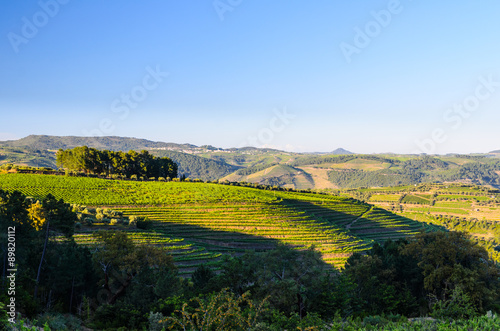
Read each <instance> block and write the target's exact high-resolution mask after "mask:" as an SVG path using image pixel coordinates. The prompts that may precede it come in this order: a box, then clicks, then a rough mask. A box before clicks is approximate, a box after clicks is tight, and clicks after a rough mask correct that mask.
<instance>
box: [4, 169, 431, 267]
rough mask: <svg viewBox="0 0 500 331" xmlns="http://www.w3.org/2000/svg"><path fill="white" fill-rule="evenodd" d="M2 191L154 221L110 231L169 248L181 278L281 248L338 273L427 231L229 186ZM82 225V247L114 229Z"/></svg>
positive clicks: (96, 182) (352, 204)
mask: <svg viewBox="0 0 500 331" xmlns="http://www.w3.org/2000/svg"><path fill="white" fill-rule="evenodd" d="M0 189H3V190H7V191H13V190H18V191H21V192H22V193H23V194H25V195H28V196H31V197H34V198H41V197H43V196H45V195H46V194H48V193H51V194H52V195H54V196H55V197H56V198H62V199H64V200H65V201H66V202H69V203H74V204H79V205H85V206H87V208H89V210H90V209H91V208H101V209H108V208H111V209H113V210H116V211H118V212H121V213H123V214H124V215H126V216H142V217H147V218H149V219H150V220H152V221H153V223H152V224H153V226H152V228H151V229H149V230H147V231H142V230H141V231H139V230H138V229H136V228H135V227H130V226H125V225H121V224H116V225H114V226H115V228H116V229H122V230H124V231H130V232H132V233H135V235H136V236H139V238H143V239H144V242H149V241H151V240H153V241H152V243H157V242H161V243H163V244H162V245H164V246H166V247H170V248H166V249H169V250H172V251H175V252H176V253H177V255H176V259H177V260H176V261H177V262H178V265H179V267H180V268H181V270H184V272H185V273H189V272H192V271H193V270H194V268H196V266H197V265H199V264H201V263H206V262H207V261H208V262H209V261H213V262H215V261H216V260H217V258H218V257H220V255H221V254H224V253H231V254H238V253H241V252H243V251H244V250H247V249H250V250H265V249H269V248H272V247H275V246H276V245H277V243H279V242H281V243H285V244H288V245H291V246H294V247H297V248H306V247H309V246H310V245H314V246H315V248H316V249H317V250H318V251H320V252H321V254H322V256H323V259H324V260H325V261H326V262H328V263H330V264H332V265H334V266H337V267H340V266H342V265H343V264H344V263H345V261H346V259H347V258H348V257H349V256H350V255H351V254H352V253H353V252H360V251H364V250H366V249H368V248H369V247H371V245H372V244H373V243H374V242H376V241H383V240H386V239H389V238H391V239H397V238H402V237H406V236H409V235H413V234H415V233H417V232H418V231H419V230H421V229H426V230H432V229H433V228H432V227H429V226H425V225H424V224H423V223H420V222H416V221H414V220H411V219H409V218H405V217H403V216H400V215H395V214H393V213H391V212H388V211H386V210H384V209H381V208H376V207H374V206H372V205H369V204H367V203H363V202H361V201H358V200H355V199H352V198H348V197H338V196H332V195H324V194H313V193H299V192H286V191H270V190H262V189H255V188H250V187H239V186H231V185H220V184H209V183H188V182H140V181H124V180H106V179H99V178H86V177H71V176H55V175H34V174H0ZM89 213H90V212H89ZM84 221H85V222H87V221H86V219H83V220H82V224H83V227H82V228H81V230H80V231H79V233H78V234H77V236H76V237H77V238H79V237H80V238H81V241H82V242H87V241H88V240H89V239H90V238H91V236H90V232H92V231H94V230H96V229H98V226H104V227H105V228H108V229H109V228H113V225H111V224H101V225H99V224H97V223H95V224H94V223H93V222H90V223H89V226H85V224H86V223H85V222H84ZM115 223H118V222H115ZM147 238H151V240H150V239H147ZM193 252H195V253H196V254H195V255H193V256H190V255H189V254H191V253H193ZM186 254H187V255H186Z"/></svg>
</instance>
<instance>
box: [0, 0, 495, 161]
mask: <svg viewBox="0 0 500 331" xmlns="http://www.w3.org/2000/svg"><path fill="white" fill-rule="evenodd" d="M499 9H500V3H498V2H494V1H486V2H482V3H481V5H479V4H478V3H474V2H459V3H453V4H446V3H423V2H418V1H411V0H401V1H396V0H390V1H372V2H369V3H355V4H354V3H344V2H342V3H340V2H335V3H333V2H328V1H325V0H323V1H319V2H317V3H314V4H306V3H289V2H286V1H283V0H279V1H274V2H272V3H269V2H265V1H263V0H256V1H252V2H250V1H244V0H238V1H233V0H231V1H229V0H215V1H207V2H202V3H198V4H196V5H195V4H192V3H184V2H158V1H151V0H148V1H143V2H141V3H137V2H133V1H116V0H115V1H107V2H106V3H100V2H95V1H90V2H85V3H81V2H76V1H68V0H64V1H63V0H41V1H25V2H9V3H7V4H4V8H3V11H2V12H1V13H0V34H1V35H2V36H3V38H2V39H1V41H0V59H1V61H0V70H1V72H2V73H3V75H2V78H3V79H1V80H0V112H1V115H2V120H1V122H0V140H2V141H3V140H13V139H19V138H23V137H25V136H28V135H30V134H43V135H56V136H92V135H98V136H121V137H137V138H140V139H148V140H152V141H163V142H172V143H181V144H182V143H190V144H194V145H197V146H201V145H213V146H215V147H221V148H232V147H242V146H254V147H268V148H275V149H279V150H286V151H292V152H330V151H333V150H334V149H337V148H344V149H346V150H349V151H352V152H355V153H366V154H372V153H379V154H380V153H398V154H415V153H423V152H425V153H428V154H448V153H460V154H469V153H487V152H489V151H493V150H498V149H500V139H499V138H500V130H498V128H497V127H498V123H500V121H499V120H500V112H499V111H498V109H499V106H500V72H499V66H500V60H499V59H498V56H497V54H498V53H499V50H500V43H499V37H498V33H497V32H498V31H500V21H499V20H498V18H497V16H498V15H497V13H498V12H499Z"/></svg>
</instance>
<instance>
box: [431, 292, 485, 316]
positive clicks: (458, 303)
mask: <svg viewBox="0 0 500 331" xmlns="http://www.w3.org/2000/svg"><path fill="white" fill-rule="evenodd" d="M431 315H432V317H435V318H441V319H450V320H451V319H470V318H472V317H473V316H476V315H477V312H476V309H475V308H474V305H473V304H472V302H471V300H470V298H469V296H468V295H467V294H466V293H464V292H463V291H462V289H461V288H460V287H456V288H455V289H454V290H453V292H452V294H451V297H450V298H449V299H448V300H446V301H443V300H439V301H437V302H436V303H435V304H434V305H433V307H432V314H431Z"/></svg>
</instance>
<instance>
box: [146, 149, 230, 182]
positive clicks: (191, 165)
mask: <svg viewBox="0 0 500 331" xmlns="http://www.w3.org/2000/svg"><path fill="white" fill-rule="evenodd" d="M155 154H156V155H157V156H158V157H168V158H169V159H171V160H172V161H173V162H175V164H177V166H178V169H177V172H178V173H179V174H181V175H184V176H186V177H187V178H198V179H201V180H204V181H212V180H216V179H219V178H222V177H224V176H226V175H228V174H230V173H232V172H234V171H236V170H238V169H239V168H240V167H237V166H233V165H230V164H227V163H225V162H222V161H217V160H210V159H207V158H204V157H200V156H197V155H192V154H186V153H181V152H175V151H158V152H156V153H155Z"/></svg>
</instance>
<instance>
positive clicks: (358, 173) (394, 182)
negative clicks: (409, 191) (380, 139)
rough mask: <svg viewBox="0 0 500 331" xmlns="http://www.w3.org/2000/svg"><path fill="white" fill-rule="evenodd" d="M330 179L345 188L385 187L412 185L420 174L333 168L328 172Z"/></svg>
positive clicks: (386, 170) (387, 170)
mask: <svg viewBox="0 0 500 331" xmlns="http://www.w3.org/2000/svg"><path fill="white" fill-rule="evenodd" d="M328 180H329V181H331V182H332V183H334V184H335V185H337V186H339V187H343V188H356V187H385V186H399V185H412V184H414V183H415V182H416V181H418V180H419V179H418V175H415V174H406V173H400V172H397V171H393V170H390V169H382V170H376V171H363V170H357V169H352V170H332V171H329V172H328Z"/></svg>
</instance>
